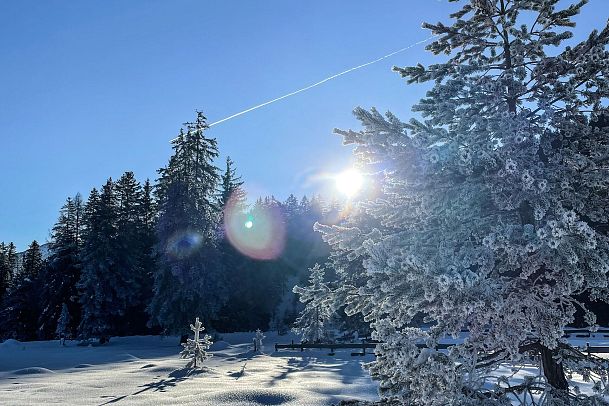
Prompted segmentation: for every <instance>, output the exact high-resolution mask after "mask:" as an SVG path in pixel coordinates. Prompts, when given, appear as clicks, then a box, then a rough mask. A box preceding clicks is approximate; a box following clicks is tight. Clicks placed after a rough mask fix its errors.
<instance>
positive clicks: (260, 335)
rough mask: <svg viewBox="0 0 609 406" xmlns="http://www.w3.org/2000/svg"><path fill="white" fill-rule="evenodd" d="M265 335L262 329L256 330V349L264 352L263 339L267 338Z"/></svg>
mask: <svg viewBox="0 0 609 406" xmlns="http://www.w3.org/2000/svg"><path fill="white" fill-rule="evenodd" d="M265 338H266V337H265V335H264V334H263V333H262V331H260V329H257V330H256V335H255V336H254V351H257V352H262V345H263V342H262V341H263V340H264V339H265Z"/></svg>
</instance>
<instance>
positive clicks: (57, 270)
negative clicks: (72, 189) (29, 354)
mask: <svg viewBox="0 0 609 406" xmlns="http://www.w3.org/2000/svg"><path fill="white" fill-rule="evenodd" d="M82 216H83V207H82V199H81V197H80V195H78V194H77V195H76V196H75V197H74V198H68V199H67V200H66V203H65V204H64V205H63V207H62V208H61V211H60V214H59V219H58V220H57V223H56V224H55V226H54V227H53V230H52V236H51V244H50V256H49V259H48V265H47V266H46V267H44V270H43V272H42V274H41V276H40V278H41V281H43V282H44V283H42V289H41V291H40V299H39V300H40V304H41V308H42V312H41V315H40V318H39V320H38V325H39V330H38V335H39V338H41V339H52V338H54V336H55V329H56V327H57V320H58V319H59V316H60V314H61V309H62V305H63V303H65V304H66V305H67V306H68V309H69V311H70V314H71V315H72V320H71V322H70V324H69V325H68V326H67V328H68V330H69V332H70V333H72V332H73V331H75V330H76V327H77V326H78V323H79V322H80V304H79V302H78V297H79V295H78V291H77V289H76V284H77V282H78V280H79V279H80V271H81V264H80V248H81V245H82V229H83V224H82Z"/></svg>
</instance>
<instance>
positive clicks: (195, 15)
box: [0, 0, 609, 249]
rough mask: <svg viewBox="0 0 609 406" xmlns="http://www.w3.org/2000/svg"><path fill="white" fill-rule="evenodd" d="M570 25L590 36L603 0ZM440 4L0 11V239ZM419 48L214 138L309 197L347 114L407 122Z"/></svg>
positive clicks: (437, 15) (150, 0) (72, 5)
mask: <svg viewBox="0 0 609 406" xmlns="http://www.w3.org/2000/svg"><path fill="white" fill-rule="evenodd" d="M591 3H592V4H590V6H589V7H588V9H587V11H585V14H583V15H582V16H580V17H578V19H577V21H578V22H579V23H580V26H579V29H578V31H580V30H581V31H580V32H581V33H583V32H585V31H588V30H590V29H591V28H593V27H596V28H599V27H602V26H603V24H604V22H605V21H606V18H607V17H608V15H609V12H608V11H607V2H606V0H593V1H592V2H591ZM454 7H455V6H454V5H449V4H448V3H447V1H446V0H400V1H397V0H383V1H370V0H340V1H338V0H337V1H328V0H307V1H285V0H265V1H250V0H239V1H237V0H217V1H201V0H197V1H195V0H172V1H169V0H163V1H159V0H147V1H133V0H130V1H125V0H106V1H92V0H82V1H76V0H72V1H57V0H45V1H39V0H13V1H9V0H0V140H1V143H0V241H15V243H16V244H17V245H18V248H19V249H24V248H25V247H26V245H27V244H28V243H29V242H30V241H31V240H32V239H37V240H39V241H46V240H47V239H48V236H49V229H50V228H51V226H52V225H53V223H54V222H55V220H56V218H57V214H58V210H59V208H60V207H61V205H62V204H63V202H64V200H65V198H66V197H67V196H70V195H74V194H75V193H77V192H80V193H81V194H83V196H84V197H86V196H87V195H88V192H89V190H90V189H91V188H92V187H94V186H99V185H101V184H102V183H103V182H104V181H105V180H106V179H107V178H108V177H110V176H111V177H113V178H117V177H118V176H120V175H121V174H122V173H123V172H124V171H127V170H131V171H134V172H135V174H136V176H137V177H138V178H139V179H141V180H144V179H146V178H151V179H154V178H156V170H157V169H158V168H159V167H161V166H164V165H165V164H166V162H167V159H168V157H169V155H170V153H171V150H170V145H169V143H168V140H170V139H171V138H172V137H173V136H174V135H175V134H176V133H177V131H178V129H179V128H180V125H181V123H183V122H184V121H188V120H191V119H192V118H193V117H194V111H195V109H200V110H203V111H204V112H205V113H206V115H207V116H208V117H209V119H210V121H214V120H218V119H221V118H223V117H225V116H228V115H230V114H233V113H235V112H237V111H240V110H242V109H245V108H248V107H251V106H252V105H255V104H258V103H260V102H264V101H266V100H268V99H271V98H274V97H277V96H280V95H282V94H284V93H287V92H290V91H293V90H295V89H297V88H299V87H302V86H305V85H308V84H310V83H313V82H315V81H317V80H320V79H323V78H324V77H326V76H329V75H331V74H334V73H337V72H339V71H342V70H344V69H346V68H349V67H352V66H355V65H359V64H361V63H364V62H367V61H369V60H371V59H374V58H376V57H379V56H381V55H384V54H386V53H388V52H391V51H393V50H396V49H399V48H402V47H404V46H407V45H409V44H411V43H413V42H415V41H418V40H421V39H424V38H426V37H428V36H429V33H428V32H425V31H423V30H422V29H421V28H420V26H421V22H422V21H424V20H426V21H432V22H435V21H438V20H439V19H443V20H445V19H446V17H447V15H448V13H449V11H450V10H451V9H453V8H454ZM433 60H434V59H433V58H432V56H431V55H429V54H427V53H425V52H424V48H423V46H418V47H416V48H414V49H412V50H410V51H407V52H405V53H403V54H400V55H396V56H394V57H392V58H391V59H387V60H385V61H382V62H381V63H378V64H376V65H373V66H369V67H367V68H365V69H362V70H359V71H356V72H353V73H351V74H349V75H347V76H343V77H341V78H339V79H337V80H334V81H332V82H328V83H326V84H324V85H323V86H320V87H317V88H315V89H312V90H310V91H308V92H306V93H303V94H299V95H297V96H295V97H293V98H289V99H286V100H283V101H281V102H279V103H276V104H273V105H270V106H267V107H265V108H263V109H260V110H257V111H255V112H252V113H249V114H247V115H244V116H241V117H239V118H236V119H234V120H231V121H228V122H225V123H223V124H221V125H218V126H215V127H213V128H212V129H211V130H210V132H209V135H211V136H214V137H216V138H217V139H218V142H219V148H220V152H221V154H222V157H225V156H226V155H230V156H231V157H232V158H233V160H234V161H235V162H236V164H237V168H238V170H239V172H240V173H241V174H242V176H243V178H244V180H245V181H246V183H247V185H248V186H249V190H250V191H252V193H254V194H274V195H275V196H277V197H279V198H285V197H286V196H287V195H288V194H289V193H295V194H297V195H302V194H305V193H307V194H311V193H314V192H316V191H318V190H320V189H321V188H323V187H324V185H323V183H324V182H323V181H319V180H316V179H317V178H318V176H319V174H323V173H329V172H336V171H339V170H342V169H344V168H346V167H347V166H349V164H350V150H349V149H348V148H345V147H342V146H341V140H340V138H339V137H337V136H334V135H332V134H331V132H332V129H333V128H334V127H339V128H357V127H358V124H357V122H355V120H354V119H353V118H352V115H351V111H352V109H353V108H354V107H356V106H363V107H371V106H375V107H377V108H378V109H379V110H381V111H385V110H388V109H390V110H392V111H393V112H395V113H396V114H398V116H400V117H402V118H404V119H407V118H408V113H409V110H410V106H411V105H412V104H413V102H415V101H416V100H417V99H418V98H420V97H421V96H422V95H423V91H424V88H423V87H421V86H407V85H405V84H404V82H403V81H402V80H401V79H400V78H399V77H398V75H397V74H395V73H393V72H391V69H390V68H391V66H392V65H400V66H405V65H410V64H415V63H417V62H423V63H429V62H431V61H433Z"/></svg>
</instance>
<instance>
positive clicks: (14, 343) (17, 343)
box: [0, 338, 22, 349]
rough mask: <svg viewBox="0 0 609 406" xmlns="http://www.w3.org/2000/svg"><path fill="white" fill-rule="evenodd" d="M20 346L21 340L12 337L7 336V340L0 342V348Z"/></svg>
mask: <svg viewBox="0 0 609 406" xmlns="http://www.w3.org/2000/svg"><path fill="white" fill-rule="evenodd" d="M21 346H22V344H21V341H17V340H13V339H12V338H9V339H8V340H6V341H4V342H2V343H0V348H5V349H9V348H18V347H21Z"/></svg>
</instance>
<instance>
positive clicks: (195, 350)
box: [180, 317, 213, 368]
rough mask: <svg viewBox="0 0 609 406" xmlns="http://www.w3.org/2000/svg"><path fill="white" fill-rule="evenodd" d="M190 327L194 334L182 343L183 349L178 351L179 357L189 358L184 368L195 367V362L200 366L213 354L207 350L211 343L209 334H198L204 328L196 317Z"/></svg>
mask: <svg viewBox="0 0 609 406" xmlns="http://www.w3.org/2000/svg"><path fill="white" fill-rule="evenodd" d="M190 329H191V330H192V331H193V332H194V334H195V335H194V338H192V339H191V338H189V339H188V340H187V341H186V342H185V343H182V347H184V349H183V350H182V352H180V357H182V358H185V359H186V358H190V359H191V360H190V362H189V363H188V364H187V365H186V368H197V364H198V366H202V364H203V362H204V361H205V360H206V359H208V358H210V357H212V356H213V354H209V353H208V352H207V350H208V349H209V347H210V346H211V344H212V343H211V336H210V335H209V334H205V335H204V336H203V337H201V336H200V334H201V333H202V332H203V331H204V330H205V328H204V327H203V324H202V323H201V322H200V321H199V318H198V317H197V318H196V320H195V324H194V325H193V324H191V325H190Z"/></svg>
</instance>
